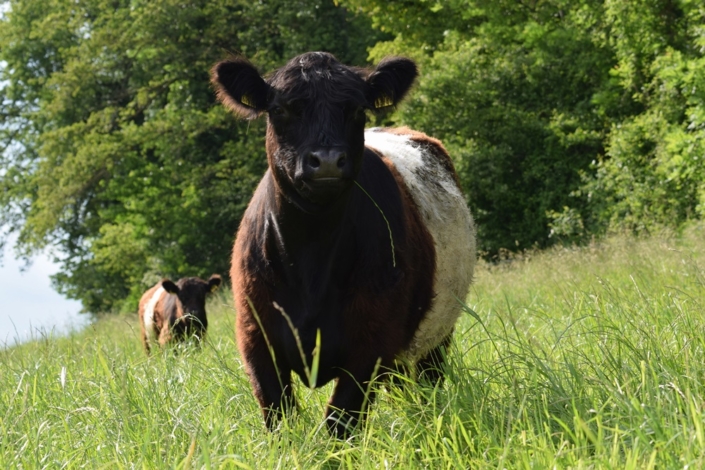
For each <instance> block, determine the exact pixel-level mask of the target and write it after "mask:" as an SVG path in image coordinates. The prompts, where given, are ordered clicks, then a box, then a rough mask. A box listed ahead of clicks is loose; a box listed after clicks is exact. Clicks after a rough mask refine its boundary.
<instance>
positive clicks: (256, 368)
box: [241, 336, 295, 431]
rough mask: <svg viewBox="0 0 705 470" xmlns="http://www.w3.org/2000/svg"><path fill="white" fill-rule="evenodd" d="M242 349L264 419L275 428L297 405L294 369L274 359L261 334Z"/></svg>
mask: <svg viewBox="0 0 705 470" xmlns="http://www.w3.org/2000/svg"><path fill="white" fill-rule="evenodd" d="M241 353H242V357H243V359H244V360H245V364H246V368H247V374H248V375H249V378H250V384H251V385H252V389H253V391H254V394H255V397H256V398H257V401H258V402H259V406H260V408H261V409H262V415H263V417H264V422H265V424H266V425H267V428H268V429H269V430H270V431H271V430H274V429H275V428H276V426H277V424H278V422H279V420H280V419H281V417H282V415H283V414H284V413H286V412H288V411H289V410H291V409H294V408H295V403H294V394H293V390H292V386H291V370H290V369H288V368H285V367H283V366H282V365H281V364H280V363H277V362H275V361H274V359H273V358H272V354H271V352H270V350H269V348H268V347H267V344H266V342H265V341H264V339H263V338H262V337H261V336H260V337H259V338H258V339H257V340H254V341H252V340H250V341H248V343H247V344H245V345H242V346H241Z"/></svg>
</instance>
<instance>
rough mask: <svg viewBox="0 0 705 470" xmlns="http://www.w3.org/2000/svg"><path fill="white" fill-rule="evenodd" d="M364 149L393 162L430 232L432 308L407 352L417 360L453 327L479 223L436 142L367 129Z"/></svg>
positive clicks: (468, 275)
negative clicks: (433, 271) (433, 270)
mask: <svg viewBox="0 0 705 470" xmlns="http://www.w3.org/2000/svg"><path fill="white" fill-rule="evenodd" d="M365 146H366V147H369V148H371V149H373V150H375V151H377V152H378V153H380V154H381V155H382V156H383V157H384V158H386V159H388V160H389V161H391V162H392V164H393V165H394V167H395V168H396V169H397V171H398V172H399V173H400V174H401V176H402V178H403V180H404V182H405V183H406V185H407V187H408V189H409V192H410V194H411V195H412V197H413V199H414V202H415V203H416V205H417V206H418V210H419V212H420V214H421V217H422V219H423V221H424V223H425V225H426V228H427V229H428V231H429V232H430V233H431V235H432V237H433V241H434V246H435V249H436V275H435V282H434V290H435V294H436V296H435V297H434V299H433V305H432V306H431V309H430V310H429V312H428V313H427V314H426V316H425V317H424V320H423V321H422V322H421V324H420V325H419V328H418V330H417V332H416V334H415V336H414V339H413V340H412V342H411V344H410V345H409V347H408V349H407V350H406V351H405V353H404V356H405V358H407V359H410V360H416V359H419V358H420V357H422V356H423V355H424V354H426V353H427V352H428V351H430V350H431V349H432V348H433V347H435V346H437V345H438V344H440V343H441V342H442V341H443V339H445V338H446V337H447V336H448V335H449V334H450V332H451V331H452V329H453V325H454V324H455V322H456V320H457V318H458V316H459V315H460V312H461V308H460V304H459V303H458V299H459V300H461V301H464V300H465V297H466V295H467V292H468V289H469V287H470V282H471V281H472V276H473V271H474V267H475V256H476V255H475V225H474V222H473V219H472V216H471V215H470V211H469V209H468V207H467V203H466V202H465V198H464V197H463V194H462V192H461V190H460V187H459V184H458V179H457V175H456V173H455V169H454V168H453V164H452V162H451V160H450V157H449V156H448V153H447V152H446V150H445V149H444V148H443V145H442V144H441V143H440V142H439V141H438V140H436V139H433V138H431V137H428V136H426V135H425V134H422V133H420V132H416V131H412V130H410V129H408V128H399V129H381V128H375V129H369V130H367V131H366V132H365Z"/></svg>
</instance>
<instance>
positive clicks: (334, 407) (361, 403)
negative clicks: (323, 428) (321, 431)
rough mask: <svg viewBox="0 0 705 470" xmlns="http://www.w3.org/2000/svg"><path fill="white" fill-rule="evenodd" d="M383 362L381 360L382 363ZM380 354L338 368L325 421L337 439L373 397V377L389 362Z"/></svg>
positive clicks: (344, 435) (351, 427) (346, 433)
mask: <svg viewBox="0 0 705 470" xmlns="http://www.w3.org/2000/svg"><path fill="white" fill-rule="evenodd" d="M383 362H384V364H383ZM386 362H389V361H382V360H381V359H380V358H368V359H367V360H364V361H356V364H349V367H348V368H346V369H344V370H343V371H342V372H341V375H340V377H339V378H338V382H337V383H336V384H335V389H334V390H333V396H332V397H331V399H330V402H329V403H328V408H327V410H326V424H327V425H328V430H329V431H330V433H331V434H332V435H334V436H335V437H337V438H338V439H345V438H347V437H348V436H349V435H350V434H351V433H352V431H353V430H354V429H355V427H357V425H358V423H359V422H360V420H361V418H362V417H363V414H364V413H365V411H366V410H367V408H368V407H369V405H370V404H371V403H372V401H374V396H375V390H374V384H372V381H373V379H375V378H376V376H378V375H379V374H380V373H381V372H382V370H383V369H384V368H386V367H387V366H388V365H389V364H387V363H386Z"/></svg>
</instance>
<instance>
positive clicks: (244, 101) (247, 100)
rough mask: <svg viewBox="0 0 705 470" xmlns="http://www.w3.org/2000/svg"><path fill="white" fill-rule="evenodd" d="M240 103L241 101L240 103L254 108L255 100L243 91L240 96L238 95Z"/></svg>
mask: <svg viewBox="0 0 705 470" xmlns="http://www.w3.org/2000/svg"><path fill="white" fill-rule="evenodd" d="M240 103H242V104H244V105H245V106H248V107H250V108H254V107H255V102H254V100H253V99H252V97H251V96H250V95H248V94H247V93H245V94H244V95H242V96H241V97H240Z"/></svg>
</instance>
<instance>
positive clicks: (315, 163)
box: [308, 155, 321, 168]
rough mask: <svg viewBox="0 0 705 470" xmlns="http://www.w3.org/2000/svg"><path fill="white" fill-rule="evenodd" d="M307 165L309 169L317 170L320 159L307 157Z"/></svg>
mask: <svg viewBox="0 0 705 470" xmlns="http://www.w3.org/2000/svg"><path fill="white" fill-rule="evenodd" d="M308 164H309V165H310V166H311V168H318V167H319V166H321V159H320V158H318V157H317V156H315V155H309V157H308Z"/></svg>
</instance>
